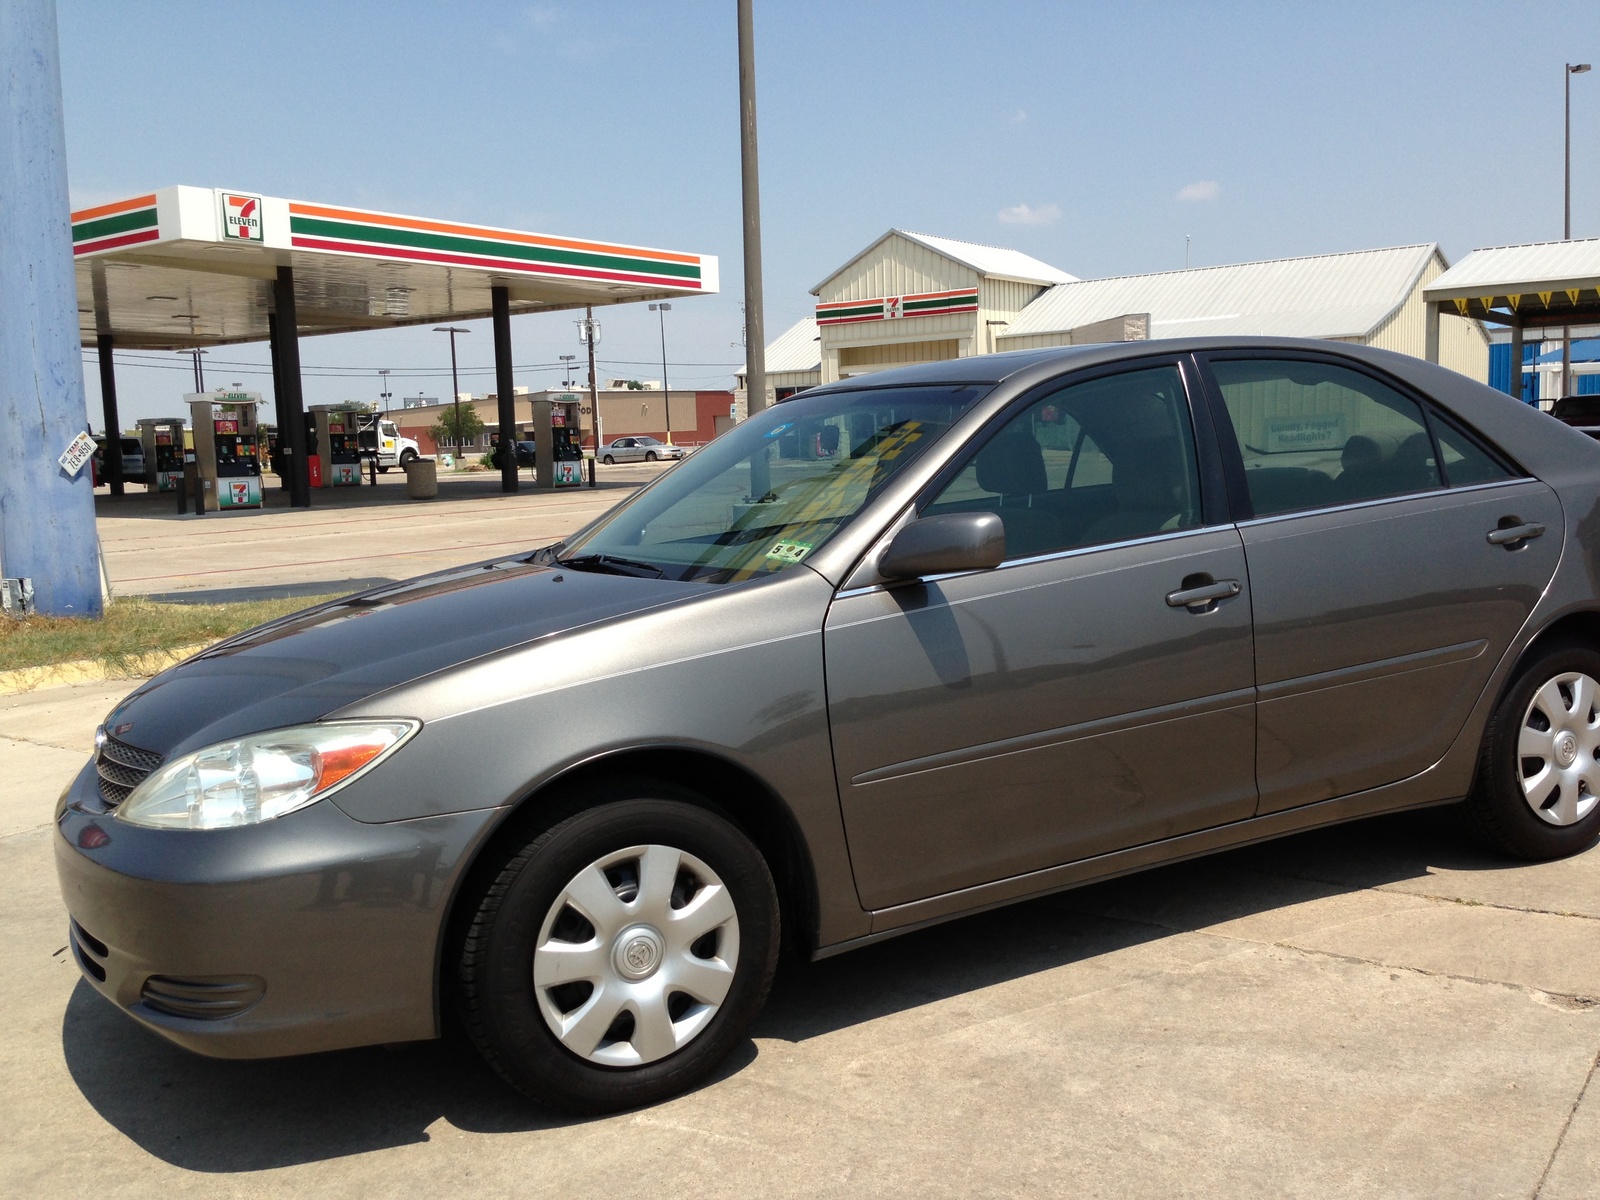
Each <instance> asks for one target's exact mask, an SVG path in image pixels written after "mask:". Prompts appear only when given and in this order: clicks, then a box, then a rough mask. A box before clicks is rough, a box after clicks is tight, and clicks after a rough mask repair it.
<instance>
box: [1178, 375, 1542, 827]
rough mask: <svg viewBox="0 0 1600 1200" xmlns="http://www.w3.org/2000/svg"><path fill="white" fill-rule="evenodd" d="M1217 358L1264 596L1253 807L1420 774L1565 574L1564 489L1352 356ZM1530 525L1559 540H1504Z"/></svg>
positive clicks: (1226, 445) (1232, 463)
mask: <svg viewBox="0 0 1600 1200" xmlns="http://www.w3.org/2000/svg"><path fill="white" fill-rule="evenodd" d="M1207 368H1208V373H1209V379H1210V384H1211V393H1212V396H1213V403H1214V407H1215V411H1216V425H1217V429H1218V434H1219V437H1220V439H1221V441H1222V448H1223V454H1224V458H1225V461H1226V463H1227V466H1228V469H1229V472H1230V478H1231V481H1232V484H1233V488H1232V490H1233V491H1235V492H1236V493H1238V496H1237V499H1238V500H1239V501H1240V502H1241V507H1240V508H1238V509H1236V515H1238V516H1239V517H1240V518H1241V520H1240V523H1239V528H1240V532H1241V534H1242V535H1243V538H1244V549H1245V558H1246V561H1247V563H1248V569H1249V576H1250V593H1251V601H1252V603H1253V604H1254V606H1255V619H1256V682H1257V686H1258V706H1257V720H1258V728H1257V766H1256V771H1257V782H1258V785H1259V787H1260V791H1261V809H1260V811H1262V812H1264V813H1265V812H1275V811H1279V810H1282V809H1287V808H1293V807H1295V806H1298V805H1303V804H1312V803H1315V802H1317V801H1319V800H1326V799H1329V798H1331V797H1334V796H1341V795H1347V794H1350V793H1352V792H1357V791H1362V790H1365V789H1367V788H1372V787H1378V786H1381V785H1383V784H1386V783H1392V782H1395V781H1397V780H1400V779H1405V778H1408V777H1410V776H1412V775H1415V774H1417V773H1418V772H1420V771H1423V770H1425V769H1426V768H1428V767H1429V766H1431V765H1432V764H1433V763H1435V762H1437V761H1438V760H1439V759H1440V758H1441V757H1443V755H1444V753H1445V751H1446V750H1447V749H1448V748H1449V746H1450V744H1451V743H1452V742H1453V741H1454V740H1455V738H1456V736H1457V735H1458V734H1459V733H1460V731H1461V729H1462V726H1463V725H1464V724H1465V722H1466V719H1467V716H1468V714H1469V713H1470V712H1471V710H1472V707H1473V705H1474V704H1475V703H1476V701H1477V699H1478V695H1479V693H1480V692H1481V691H1482V689H1483V687H1484V685H1485V684H1486V683H1487V681H1488V678H1489V675H1490V673H1491V672H1492V671H1493V670H1494V668H1495V665H1496V664H1497V663H1498V662H1499V660H1500V658H1501V656H1502V655H1503V654H1504V652H1505V650H1506V647H1507V646H1508V644H1509V643H1510V641H1511V639H1512V638H1513V637H1514V636H1515V635H1516V632H1517V630H1518V629H1519V628H1521V626H1522V624H1523V623H1524V621H1526V619H1527V617H1528V614H1529V612H1530V611H1531V610H1532V608H1533V605H1534V604H1535V602H1536V601H1537V600H1538V598H1539V595H1540V593H1541V592H1543V590H1544V588H1545V585H1546V584H1547V583H1548V582H1549V580H1550V577H1551V575H1552V574H1553V573H1554V571H1555V567H1556V560H1557V558H1558V556H1559V553H1560V549H1561V533H1560V531H1561V527H1562V517H1561V508H1560V505H1559V502H1558V501H1557V500H1556V497H1555V494H1554V493H1553V492H1552V491H1551V490H1550V489H1549V488H1548V487H1546V486H1545V485H1544V484H1542V483H1540V482H1539V481H1537V480H1535V479H1532V478H1530V477H1528V476H1527V475H1526V473H1525V472H1523V471H1521V470H1520V469H1518V468H1516V467H1514V466H1513V465H1512V464H1511V463H1510V462H1509V461H1508V460H1505V459H1503V458H1502V457H1501V456H1500V455H1499V454H1498V453H1497V452H1495V451H1494V450H1493V448H1492V447H1489V446H1488V445H1487V444H1486V443H1482V442H1480V441H1479V439H1477V438H1476V437H1475V436H1474V435H1473V434H1472V433H1470V432H1469V431H1468V430H1466V429H1465V428H1464V427H1462V426H1460V425H1458V424H1456V423H1455V422H1453V421H1451V420H1450V419H1449V418H1448V416H1447V415H1446V414H1444V413H1442V412H1441V411H1440V410H1438V409H1437V408H1436V407H1435V406H1434V405H1433V404H1432V403H1431V402H1429V401H1427V400H1426V398H1424V397H1420V396H1418V395H1415V394H1413V393H1411V392H1410V391H1408V390H1407V389H1405V388H1404V386H1403V385H1401V384H1400V383H1399V382H1398V381H1395V380H1392V379H1388V378H1386V377H1381V376H1379V375H1378V374H1376V373H1375V372H1372V371H1370V370H1368V369H1366V368H1364V367H1362V366H1360V365H1359V364H1355V363H1352V362H1349V361H1348V360H1343V361H1339V360H1334V359H1331V358H1319V357H1317V356H1314V355H1310V356H1306V355H1302V356H1287V355H1284V356H1271V355H1263V354H1261V353H1259V352H1257V353H1254V354H1249V355H1235V356H1226V357H1225V356H1222V355H1211V356H1208V358H1207ZM1525 526H1539V527H1542V528H1543V529H1546V530H1549V535H1548V536H1535V537H1531V538H1526V539H1522V540H1505V535H1504V534H1503V532H1501V531H1503V530H1505V529H1508V528H1515V527H1525ZM1491 537H1493V540H1491Z"/></svg>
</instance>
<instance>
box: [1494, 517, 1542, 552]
mask: <svg viewBox="0 0 1600 1200" xmlns="http://www.w3.org/2000/svg"><path fill="white" fill-rule="evenodd" d="M1543 532H1544V526H1543V525H1541V524H1539V522H1537V521H1529V522H1528V523H1527V524H1526V525H1512V526H1510V527H1509V528H1505V529H1491V530H1489V532H1488V534H1487V535H1486V536H1487V537H1488V539H1489V544H1490V545H1491V546H1505V547H1506V548H1508V549H1513V550H1514V549H1515V548H1516V547H1517V545H1518V543H1521V542H1526V541H1530V540H1532V539H1533V538H1536V537H1538V536H1539V535H1540V534H1541V533H1543Z"/></svg>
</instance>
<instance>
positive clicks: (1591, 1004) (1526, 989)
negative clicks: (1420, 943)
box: [1215, 933, 1600, 1011]
mask: <svg viewBox="0 0 1600 1200" xmlns="http://www.w3.org/2000/svg"><path fill="white" fill-rule="evenodd" d="M1215 936H1217V937H1232V936H1233V935H1230V934H1225V933H1219V934H1216V935H1215ZM1234 940H1239V941H1254V939H1250V938H1236V939H1234ZM1255 945H1258V946H1272V947H1273V948H1275V949H1278V950H1289V951H1292V952H1294V953H1296V954H1303V955H1306V956H1307V957H1314V958H1331V959H1334V960H1336V961H1338V962H1347V963H1352V964H1354V965H1356V966H1362V967H1377V968H1379V969H1380V970H1384V971H1405V972H1407V973H1409V974H1412V975H1422V976H1425V977H1427V978H1429V979H1449V980H1453V981H1455V982H1457V983H1473V984H1478V985H1480V986H1482V987H1493V988H1502V989H1504V990H1506V991H1512V992H1521V993H1522V994H1523V995H1528V996H1544V997H1547V998H1548V999H1550V1000H1553V1001H1555V1002H1556V1003H1557V1004H1559V1005H1561V1007H1563V1008H1567V1009H1573V1010H1577V1011H1588V1010H1590V1009H1593V1008H1596V1007H1600V1001H1597V999H1596V997H1594V996H1584V995H1581V994H1579V993H1577V992H1553V991H1551V990H1549V989H1548V988H1538V987H1533V986H1531V985H1529V984H1526V983H1513V982H1511V981H1509V980H1505V979H1486V978H1484V977H1483V976H1481V975H1460V974H1457V973H1456V972H1454V971H1434V970H1430V969H1429V968H1427V967H1414V966H1410V965H1408V964H1406V963H1393V962H1385V961H1384V960H1383V959H1381V958H1365V957H1363V956H1362V955H1359V954H1341V953H1340V952H1338V951H1336V950H1318V949H1315V948H1314V947H1309V946H1297V945H1295V944H1294V943H1293V942H1261V941H1255Z"/></svg>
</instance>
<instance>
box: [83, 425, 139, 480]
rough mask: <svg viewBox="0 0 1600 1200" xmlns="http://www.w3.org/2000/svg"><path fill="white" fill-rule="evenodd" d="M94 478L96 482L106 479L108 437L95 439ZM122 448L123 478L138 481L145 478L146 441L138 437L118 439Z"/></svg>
mask: <svg viewBox="0 0 1600 1200" xmlns="http://www.w3.org/2000/svg"><path fill="white" fill-rule="evenodd" d="M94 444H95V452H94V479H95V482H96V484H101V483H104V482H105V481H106V439H105V438H104V436H101V437H97V438H95V439H94ZM118 444H119V445H120V446H121V449H122V478H123V479H124V480H128V481H132V482H138V481H140V480H143V479H144V443H143V442H141V441H140V440H139V439H138V438H136V437H124V438H120V439H118Z"/></svg>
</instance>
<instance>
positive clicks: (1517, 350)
mask: <svg viewBox="0 0 1600 1200" xmlns="http://www.w3.org/2000/svg"><path fill="white" fill-rule="evenodd" d="M1511 398H1512V399H1513V400H1521V399H1522V322H1521V321H1512V322H1511Z"/></svg>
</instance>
